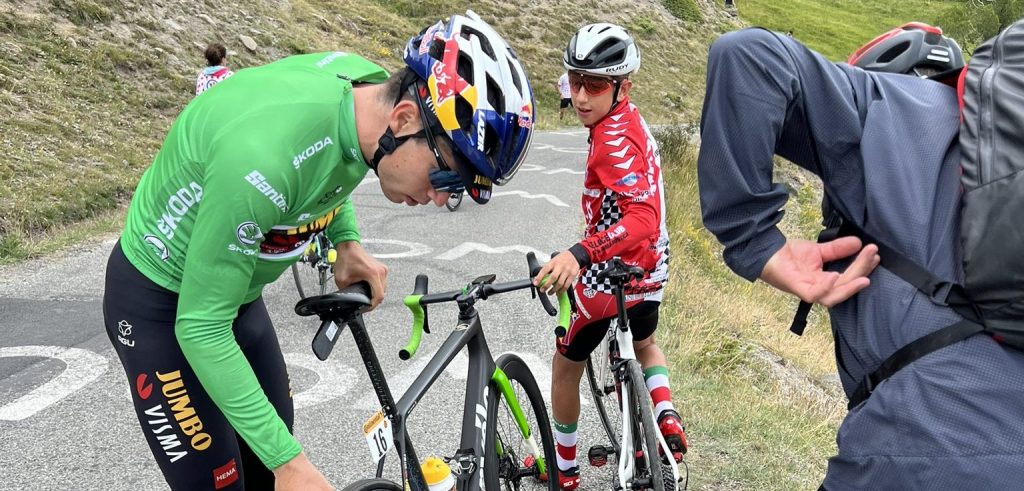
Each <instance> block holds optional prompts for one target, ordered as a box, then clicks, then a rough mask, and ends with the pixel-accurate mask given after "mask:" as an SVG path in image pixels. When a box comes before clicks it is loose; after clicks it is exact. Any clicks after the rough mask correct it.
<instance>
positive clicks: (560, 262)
mask: <svg viewBox="0 0 1024 491" xmlns="http://www.w3.org/2000/svg"><path fill="white" fill-rule="evenodd" d="M579 274H580V264H579V263H578V262H577V261H576V256H573V255H572V253H571V252H569V251H564V252H561V253H559V254H558V255H557V256H555V257H554V258H553V259H551V260H550V261H548V262H547V264H545V265H544V266H542V267H541V268H540V272H539V273H537V277H536V278H534V279H533V284H534V285H536V286H537V289H539V290H540V291H542V292H545V293H549V294H551V293H564V292H565V291H567V290H569V287H571V286H572V282H573V281H574V280H575V279H576V277H577V276H578V275H579Z"/></svg>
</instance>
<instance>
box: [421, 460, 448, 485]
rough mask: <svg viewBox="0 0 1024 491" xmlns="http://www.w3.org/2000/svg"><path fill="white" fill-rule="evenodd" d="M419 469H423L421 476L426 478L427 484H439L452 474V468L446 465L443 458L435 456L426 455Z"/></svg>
mask: <svg viewBox="0 0 1024 491" xmlns="http://www.w3.org/2000/svg"><path fill="white" fill-rule="evenodd" d="M420 469H421V470H423V478H424V479H426V480H427V485H428V486H433V485H435V484H440V483H442V482H444V480H445V479H446V478H447V477H448V476H450V475H451V474H452V470H451V468H450V467H448V464H446V463H444V461H443V460H441V459H439V458H437V457H427V458H426V459H425V460H424V461H423V463H422V464H420Z"/></svg>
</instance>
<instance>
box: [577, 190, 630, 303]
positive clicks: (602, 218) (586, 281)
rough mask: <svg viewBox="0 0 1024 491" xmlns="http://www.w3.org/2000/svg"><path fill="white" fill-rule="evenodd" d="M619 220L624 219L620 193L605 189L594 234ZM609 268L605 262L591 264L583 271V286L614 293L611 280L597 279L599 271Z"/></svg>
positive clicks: (601, 291)
mask: <svg viewBox="0 0 1024 491" xmlns="http://www.w3.org/2000/svg"><path fill="white" fill-rule="evenodd" d="M619 220H622V211H621V210H619V201H618V194H616V193H615V191H612V190H611V189H605V190H604V199H603V200H601V211H600V215H599V218H598V220H597V223H595V224H594V235H596V234H599V233H601V232H603V231H605V230H608V227H611V226H612V225H614V224H616V223H618V222H619ZM607 268H608V265H607V264H605V263H603V262H602V263H596V264H591V265H590V267H589V268H587V270H586V271H585V272H584V273H583V286H585V287H587V288H589V289H591V290H595V291H597V292H600V293H612V284H611V281H609V280H607V279H605V280H602V281H598V280H597V275H598V273H600V272H601V271H604V270H605V269H607ZM584 293H586V292H584Z"/></svg>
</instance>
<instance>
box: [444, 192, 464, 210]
mask: <svg viewBox="0 0 1024 491" xmlns="http://www.w3.org/2000/svg"><path fill="white" fill-rule="evenodd" d="M453 201H454V202H455V203H454V204H453V203H452V202H453ZM461 204H462V193H452V194H450V195H449V196H448V201H445V202H444V207H445V208H448V211H455V210H458V209H459V205H461Z"/></svg>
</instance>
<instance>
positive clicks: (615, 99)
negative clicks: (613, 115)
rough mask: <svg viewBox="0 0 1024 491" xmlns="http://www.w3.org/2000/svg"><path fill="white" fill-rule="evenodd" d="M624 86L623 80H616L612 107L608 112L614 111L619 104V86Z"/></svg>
mask: <svg viewBox="0 0 1024 491" xmlns="http://www.w3.org/2000/svg"><path fill="white" fill-rule="evenodd" d="M620 87H622V80H618V79H616V80H615V90H614V91H613V92H612V107H611V109H609V110H608V112H611V111H614V110H615V107H616V106H618V105H619V102H621V101H619V88H620Z"/></svg>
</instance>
